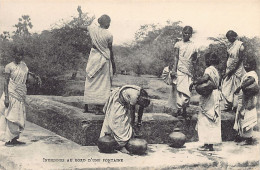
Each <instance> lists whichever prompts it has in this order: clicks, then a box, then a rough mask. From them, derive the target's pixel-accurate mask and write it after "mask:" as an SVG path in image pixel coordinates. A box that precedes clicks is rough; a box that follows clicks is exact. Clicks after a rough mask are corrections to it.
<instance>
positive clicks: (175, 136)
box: [169, 128, 186, 148]
mask: <svg viewBox="0 0 260 170" xmlns="http://www.w3.org/2000/svg"><path fill="white" fill-rule="evenodd" d="M169 138H170V142H169V145H170V146H171V147H174V148H181V147H182V146H183V145H184V144H185V142H186V136H185V135H184V134H183V133H182V132H181V129H180V128H175V129H174V131H173V132H172V133H171V134H170V135H169Z"/></svg>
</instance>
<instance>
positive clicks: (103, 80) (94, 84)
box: [84, 24, 113, 105]
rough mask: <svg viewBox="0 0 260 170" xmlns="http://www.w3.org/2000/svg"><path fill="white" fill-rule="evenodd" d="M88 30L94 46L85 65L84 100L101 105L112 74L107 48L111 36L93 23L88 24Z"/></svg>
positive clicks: (108, 92) (109, 86)
mask: <svg viewBox="0 0 260 170" xmlns="http://www.w3.org/2000/svg"><path fill="white" fill-rule="evenodd" d="M88 31H89V34H90V37H91V40H92V44H93V45H94V46H95V48H91V51H90V54H89V58H88V63H87V66H86V81H85V91H84V102H85V103H86V104H100V105H103V104H105V102H106V101H107V99H108V97H109V94H110V89H111V79H112V76H113V71H112V64H111V60H110V50H109V48H108V44H109V43H110V42H111V43H112V41H113V36H112V35H111V34H110V33H109V32H108V30H106V29H103V28H101V27H100V26H97V25H95V24H91V25H90V26H88Z"/></svg>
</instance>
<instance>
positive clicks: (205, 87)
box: [195, 83, 213, 96]
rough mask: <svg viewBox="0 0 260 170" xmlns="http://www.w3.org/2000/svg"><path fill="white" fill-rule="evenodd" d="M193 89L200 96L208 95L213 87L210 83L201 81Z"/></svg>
mask: <svg viewBox="0 0 260 170" xmlns="http://www.w3.org/2000/svg"><path fill="white" fill-rule="evenodd" d="M195 90H196V92H197V93H198V94H200V95H202V96H208V95H209V94H210V93H212V91H213V88H212V86H211V84H209V83H202V84H199V85H196V86H195Z"/></svg>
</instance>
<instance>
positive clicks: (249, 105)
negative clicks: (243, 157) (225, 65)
mask: <svg viewBox="0 0 260 170" xmlns="http://www.w3.org/2000/svg"><path fill="white" fill-rule="evenodd" d="M244 68H245V70H246V72H247V73H246V74H245V75H244V76H243V77H242V80H241V84H240V86H239V87H238V88H237V89H236V90H235V92H234V93H235V94H241V92H240V90H241V89H242V94H241V95H239V96H241V97H240V98H239V100H238V109H237V112H236V118H235V124H234V129H235V130H236V131H237V132H238V138H236V141H237V142H240V141H245V142H246V144H249V145H250V144H252V142H253V140H252V139H253V138H252V137H253V134H252V132H253V127H254V126H255V125H256V124H257V111H256V103H257V97H256V95H257V92H258V91H259V86H258V76H257V74H256V72H255V69H256V61H255V59H254V57H252V58H248V59H247V60H246V61H245V63H244ZM249 86H251V87H254V88H255V89H256V91H255V92H251V93H250V94H248V91H246V88H248V87H249Z"/></svg>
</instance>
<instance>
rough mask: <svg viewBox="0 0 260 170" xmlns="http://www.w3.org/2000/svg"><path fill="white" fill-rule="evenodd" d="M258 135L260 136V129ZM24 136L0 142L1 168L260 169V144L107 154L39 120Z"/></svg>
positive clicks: (151, 146)
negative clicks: (18, 143) (17, 141)
mask: <svg viewBox="0 0 260 170" xmlns="http://www.w3.org/2000/svg"><path fill="white" fill-rule="evenodd" d="M254 136H255V137H256V138H257V141H259V140H260V134H259V132H255V134H254ZM20 140H21V141H23V142H26V144H25V145H21V146H14V147H6V146H4V143H3V142H0V151H1V152H0V169H1V170H2V169H3V170H25V169H31V170H41V169H44V170H49V169H212V170H215V169H216V170H219V169H259V168H260V167H259V160H260V150H259V144H257V143H256V144H255V145H250V146H249V145H243V144H239V145H238V144H236V143H234V142H223V143H222V144H221V145H218V146H216V147H215V149H216V151H213V152H205V151H204V152H202V151H198V150H197V147H198V146H200V144H199V143H197V142H190V143H186V144H185V145H184V147H183V148H179V149H176V148H171V147H169V146H168V145H165V144H149V145H148V150H147V153H146V154H145V155H142V156H137V155H128V154H124V153H121V152H117V153H113V154H104V153H100V152H99V151H98V148H97V147H96V146H81V145H78V144H76V143H74V142H72V141H70V140H68V139H66V138H63V137H61V136H59V135H56V134H55V133H53V132H50V131H48V130H46V129H44V128H41V127H39V126H37V125H35V124H32V123H29V122H26V128H25V131H24V132H23V133H22V135H21V137H20Z"/></svg>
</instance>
